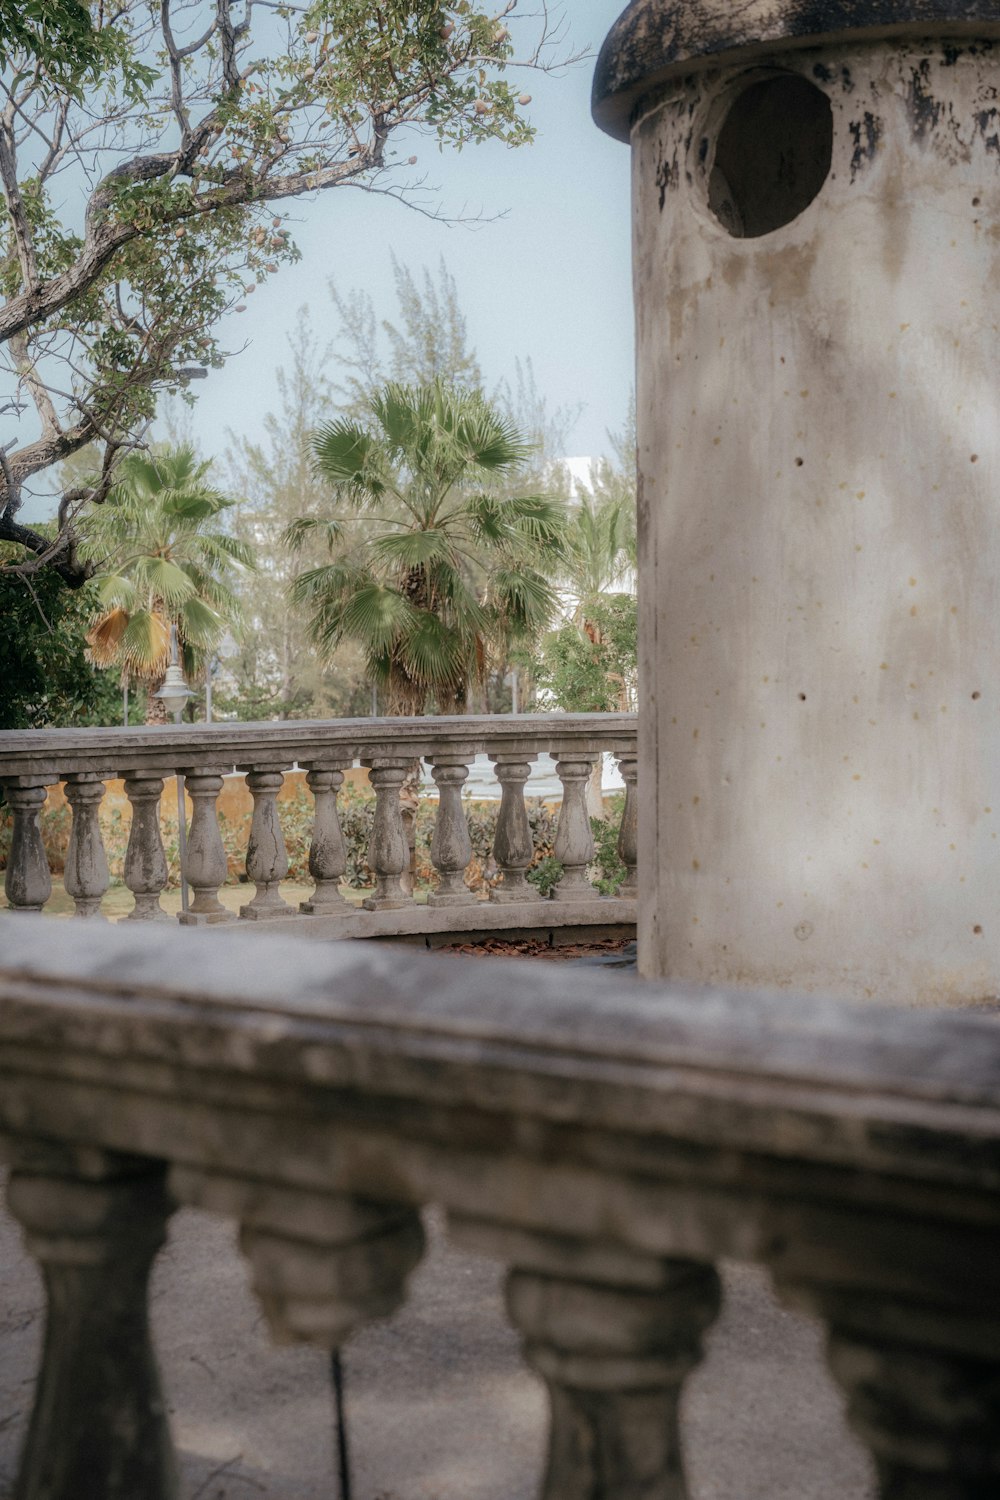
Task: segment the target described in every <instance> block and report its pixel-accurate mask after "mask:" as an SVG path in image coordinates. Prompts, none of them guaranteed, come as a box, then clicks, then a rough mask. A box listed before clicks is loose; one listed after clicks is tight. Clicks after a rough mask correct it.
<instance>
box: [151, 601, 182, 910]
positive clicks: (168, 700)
mask: <svg viewBox="0 0 1000 1500" xmlns="http://www.w3.org/2000/svg"><path fill="white" fill-rule="evenodd" d="M191 693H192V689H191V687H190V686H189V685H188V683H187V681H186V679H185V677H184V672H183V670H182V668H181V664H180V660H179V658H178V654H177V626H176V625H171V627H170V665H169V667H168V668H167V675H166V676H165V677H164V679H163V684H162V686H161V687H160V688H159V690H158V691H157V692H156V693H154V694H153V697H154V698H159V700H160V702H161V703H162V704H163V706H164V708H165V709H166V710H167V712H168V713H169V714H170V715H171V716H172V718H173V721H174V723H175V724H179V723H180V722H181V714H182V713H183V712H184V705H185V703H186V702H187V701H188V699H189V698H190V697H191ZM177 852H178V854H179V855H180V861H181V911H187V909H188V883H187V875H186V874H185V868H184V867H185V865H186V864H187V826H186V824H185V820H184V777H183V776H182V775H181V774H180V772H179V771H178V773H177Z"/></svg>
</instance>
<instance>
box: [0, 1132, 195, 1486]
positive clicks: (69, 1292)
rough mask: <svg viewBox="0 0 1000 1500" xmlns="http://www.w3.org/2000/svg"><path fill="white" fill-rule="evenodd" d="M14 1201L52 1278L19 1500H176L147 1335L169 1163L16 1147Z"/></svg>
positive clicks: (47, 1278) (30, 1244) (10, 1198)
mask: <svg viewBox="0 0 1000 1500" xmlns="http://www.w3.org/2000/svg"><path fill="white" fill-rule="evenodd" d="M14 1162H15V1166H14V1170H13V1172H12V1173H11V1176H10V1180H9V1182H8V1186H7V1207H8V1208H9V1210H10V1212H11V1214H12V1215H13V1216H14V1218H16V1219H18V1220H19V1221H20V1223H21V1225H22V1227H23V1229H24V1232H25V1242H26V1245H27V1248H28V1251H29V1253H30V1254H31V1255H33V1256H34V1258H35V1259H36V1260H37V1261H38V1264H39V1266H40V1268H41V1271H42V1276H43V1278H44V1282H45V1291H46V1299H47V1308H48V1310H47V1315H46V1325H45V1342H44V1347H43V1352H42V1363H41V1372H40V1374H39V1377H38V1381H37V1384H36V1387H35V1400H34V1408H33V1411H32V1416H31V1424H30V1427H29V1429H28V1436H27V1440H26V1442H25V1445H24V1448H23V1451H22V1456H21V1467H20V1474H19V1477H18V1480H17V1484H16V1487H15V1489H14V1496H15V1500H83V1497H84V1496H95V1497H96V1496H100V1497H101V1500H137V1497H139V1496H141V1497H142V1500H176V1497H177V1496H178V1494H179V1482H178V1476H177V1469H176V1465H175V1462H174V1455H173V1448H172V1445H171V1440H170V1430H169V1427H168V1424H167V1417H166V1406H165V1402H164V1398H163V1393H162V1390H161V1387H160V1382H159V1376H158V1373H157V1368H156V1360H155V1357H154V1354H153V1348H152V1343H151V1341H150V1336H149V1325H148V1320H147V1311H146V1290H147V1284H148V1279H149V1271H150V1267H151V1265H152V1262H153V1259H154V1257H155V1255H156V1252H157V1250H158V1249H159V1248H160V1245H161V1244H162V1243H163V1241H164V1238H165V1235H166V1223H167V1219H168V1217H169V1215H170V1213H171V1210H172V1207H173V1205H172V1203H171V1201H170V1198H169V1196H168V1194H167V1192H166V1187H165V1179H164V1172H163V1169H162V1168H161V1167H159V1166H156V1165H153V1164H151V1163H149V1162H145V1161H136V1160H131V1161H130V1160H125V1159H120V1158H113V1157H109V1156H107V1155H106V1154H105V1153H103V1152H99V1151H97V1150H96V1149H88V1150H87V1152H86V1153H85V1154H84V1153H81V1155H80V1158H79V1159H77V1158H75V1157H74V1155H73V1153H72V1152H71V1150H70V1149H68V1148H67V1149H65V1150H58V1149H56V1148H51V1149H50V1148H45V1147H39V1148H38V1149H37V1150H29V1148H23V1147H21V1146H20V1145H19V1146H17V1147H16V1148H15V1156H14Z"/></svg>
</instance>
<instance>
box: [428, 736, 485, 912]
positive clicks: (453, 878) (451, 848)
mask: <svg viewBox="0 0 1000 1500" xmlns="http://www.w3.org/2000/svg"><path fill="white" fill-rule="evenodd" d="M474 754H475V751H471V750H470V752H469V756H470V757H471V756H473V755H474ZM430 760H431V775H432V776H433V778H434V781H435V784H436V785H437V789H438V811H437V818H436V819H435V822H434V837H433V838H432V839H431V863H432V864H433V866H434V868H435V870H436V871H437V875H438V886H437V890H436V891H432V892H431V894H430V895H429V896H428V897H427V905H428V906H467V905H468V904H469V902H470V901H472V902H474V901H475V900H476V897H475V896H474V895H473V893H472V892H471V891H470V890H469V888H468V886H467V885H466V883H465V871H466V867H467V866H468V863H469V861H470V860H471V858H472V840H471V838H470V837H469V822H468V819H467V818H466V816H465V808H464V807H463V806H462V788H463V786H464V785H465V783H466V781H467V780H468V776H469V767H468V765H467V763H466V760H465V759H462V758H460V757H459V756H456V755H455V754H454V753H453V752H452V753H450V754H447V753H443V754H441V755H436V754H434V753H433V752H432V754H431V756H430Z"/></svg>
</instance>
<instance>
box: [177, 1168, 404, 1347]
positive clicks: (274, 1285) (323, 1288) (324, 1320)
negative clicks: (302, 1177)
mask: <svg viewBox="0 0 1000 1500" xmlns="http://www.w3.org/2000/svg"><path fill="white" fill-rule="evenodd" d="M171 1186H172V1188H173V1189H174V1191H175V1193H176V1195H177V1197H178V1198H179V1199H180V1201H182V1202H184V1203H187V1204H191V1205H193V1206H196V1207H199V1208H207V1209H210V1210H212V1211H213V1212H216V1213H221V1214H226V1215H227V1216H230V1217H232V1218H235V1219H238V1220H239V1222H240V1246H241V1248H242V1250H243V1253H244V1255H245V1256H246V1258H247V1260H248V1261H249V1263H250V1270H251V1277H252V1281H253V1288H254V1291H255V1292H256V1294H257V1297H258V1299H259V1301H260V1304H261V1306H262V1308H263V1309H264V1313H265V1316H266V1317H267V1321H268V1325H269V1327H270V1330H271V1333H272V1335H273V1337H274V1338H275V1339H276V1340H277V1341H278V1342H279V1343H285V1344H288V1343H308V1344H316V1345H318V1346H319V1347H321V1348H325V1349H336V1348H339V1346H340V1345H341V1344H342V1343H343V1342H344V1341H345V1339H347V1338H348V1337H349V1336H350V1335H351V1333H353V1332H354V1330H355V1329H356V1328H359V1327H361V1326H362V1325H364V1324H365V1323H369V1322H371V1321H372V1320H373V1319H376V1318H387V1317H389V1316H390V1314H392V1313H394V1312H395V1311H396V1309H397V1308H398V1307H400V1306H401V1305H402V1303H403V1301H404V1300H405V1297H406V1282H407V1278H408V1276H409V1275H410V1272H411V1271H413V1269H414V1268H415V1267H416V1266H417V1265H418V1264H419V1261H420V1258H421V1256H422V1255H423V1251H424V1232H423V1226H422V1224H421V1222H420V1215H419V1214H418V1213H417V1212H416V1211H415V1210H414V1209H412V1208H409V1207H407V1206H406V1205H403V1204H391V1203H389V1204H386V1203H375V1202H367V1201H364V1200H362V1199H357V1198H351V1197H345V1196H340V1195H336V1194H330V1195H324V1194H322V1193H320V1192H318V1191H302V1192H298V1191H296V1190H295V1189H291V1188H285V1187H277V1186H274V1185H273V1184H270V1183H267V1182H261V1181H256V1180H255V1181H252V1182H247V1181H243V1180H241V1179H237V1178H229V1177H223V1176H213V1175H211V1174H208V1173H203V1172H199V1171H196V1170H190V1171H189V1170H187V1169H182V1168H175V1169H174V1171H173V1173H172V1174H171Z"/></svg>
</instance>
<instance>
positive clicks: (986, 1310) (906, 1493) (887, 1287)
mask: <svg viewBox="0 0 1000 1500" xmlns="http://www.w3.org/2000/svg"><path fill="white" fill-rule="evenodd" d="M805 1224H806V1225H807V1224H808V1219H806V1220H805ZM797 1227H799V1230H800V1233H801V1230H802V1228H803V1227H804V1224H803V1216H802V1214H801V1212H800V1213H799V1215H798V1217H797ZM823 1228H824V1230H828V1231H829V1232H828V1233H824V1236H823V1240H822V1242H820V1241H819V1240H818V1239H816V1240H815V1241H814V1242H813V1244H812V1245H810V1244H809V1243H808V1241H806V1242H805V1243H801V1244H800V1246H799V1248H798V1251H797V1252H796V1250H795V1249H793V1248H792V1247H791V1246H790V1247H789V1249H788V1251H786V1253H785V1254H784V1255H783V1256H781V1257H780V1258H779V1262H778V1266H777V1269H776V1273H775V1280H776V1284H777V1286H778V1290H779V1291H780V1292H781V1293H782V1296H783V1297H784V1299H785V1301H787V1302H789V1303H790V1304H792V1305H793V1306H796V1307H800V1308H804V1309H805V1310H806V1311H808V1312H810V1313H812V1314H813V1315H815V1316H818V1317H820V1318H821V1319H822V1320H823V1321H824V1322H825V1324H826V1326H827V1329H828V1331H829V1339H828V1347H827V1357H828V1361H829V1365H830V1369H831V1371H832V1372H833V1375H834V1378H835V1379H836V1380H837V1382H838V1383H839V1384H840V1385H841V1386H842V1387H843V1389H844V1391H845V1392H846V1394H847V1411H848V1419H849V1421H850V1424H851V1426H852V1427H853V1428H854V1430H855V1431H856V1432H857V1434H858V1436H859V1437H860V1438H861V1439H862V1440H863V1442H864V1443H865V1444H866V1445H867V1447H868V1448H869V1449H870V1450H871V1453H872V1457H873V1458H874V1460H875V1467H876V1470H877V1473H878V1478H879V1495H880V1497H881V1500H993V1497H995V1496H996V1495H998V1494H1000V1270H998V1265H997V1255H996V1231H995V1229H994V1228H992V1227H990V1228H979V1227H970V1228H969V1229H967V1230H965V1231H963V1230H962V1229H961V1228H956V1227H955V1225H954V1224H948V1225H946V1226H938V1225H937V1224H935V1223H934V1222H933V1220H927V1221H922V1220H915V1221H910V1222H907V1221H902V1220H900V1221H897V1222H896V1223H891V1222H890V1223H887V1222H885V1221H880V1219H879V1216H877V1215H875V1214H873V1213H871V1212H862V1213H857V1214H855V1215H853V1216H850V1217H849V1216H848V1215H846V1214H844V1215H837V1216H836V1219H835V1221H834V1224H833V1226H832V1228H831V1226H830V1225H828V1224H826V1223H824V1225H823ZM788 1261H794V1262H795V1265H794V1266H791V1265H788V1264H787V1262H788Z"/></svg>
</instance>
